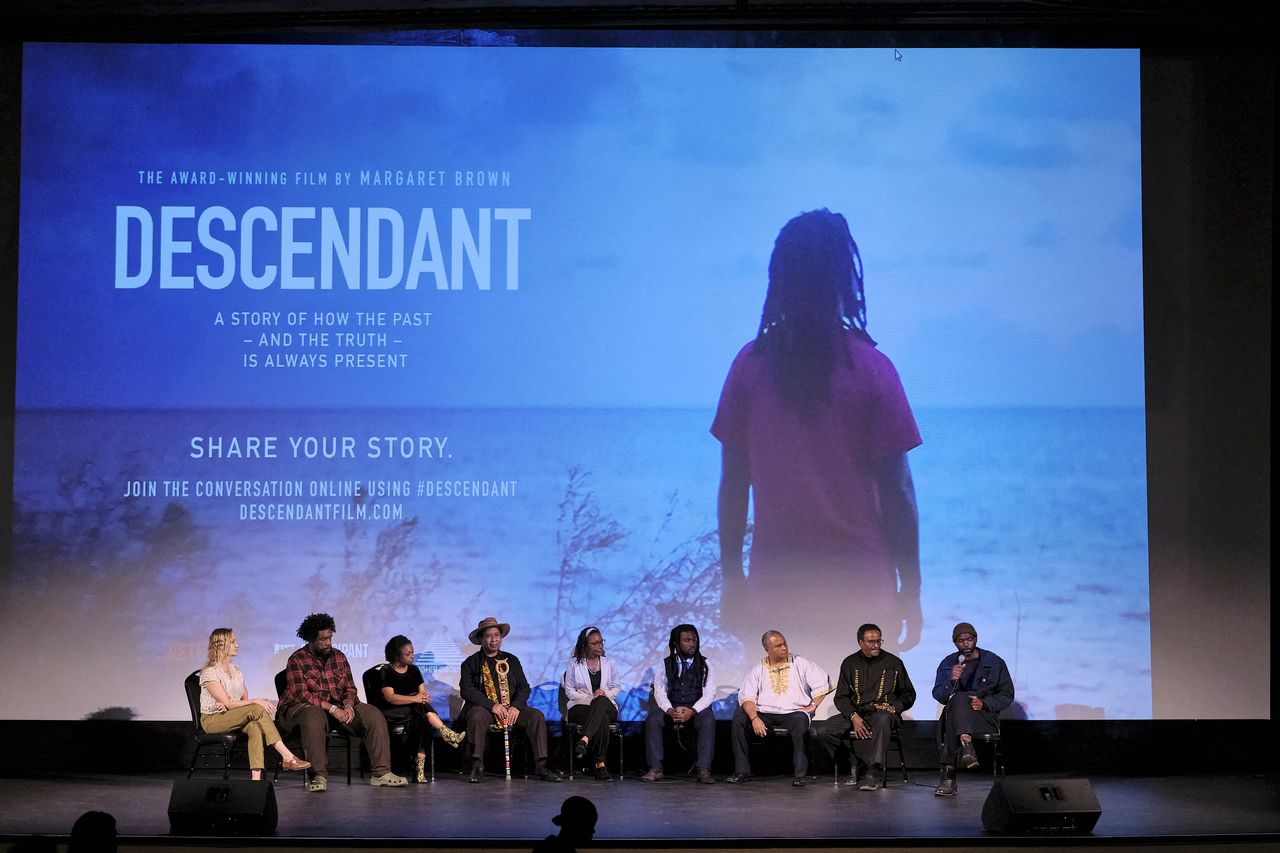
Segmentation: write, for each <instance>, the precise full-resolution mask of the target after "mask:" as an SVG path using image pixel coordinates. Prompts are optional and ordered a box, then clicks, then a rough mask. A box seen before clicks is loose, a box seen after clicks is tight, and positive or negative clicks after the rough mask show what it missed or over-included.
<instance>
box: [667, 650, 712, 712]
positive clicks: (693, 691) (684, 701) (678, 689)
mask: <svg viewBox="0 0 1280 853" xmlns="http://www.w3.org/2000/svg"><path fill="white" fill-rule="evenodd" d="M676 660H677V657H676V655H670V656H668V657H667V659H666V660H665V661H664V663H665V664H666V669H667V699H668V700H670V702H671V705H672V707H674V708H692V707H693V703H694V702H697V701H698V700H699V699H701V698H702V682H703V680H704V679H706V677H707V671H706V668H705V667H703V666H702V665H701V662H700V661H699V660H698V658H696V657H695V658H694V659H693V661H692V663H691V664H690V666H689V668H688V670H686V671H685V674H684V675H683V676H680V675H677V674H676V673H677V671H678V665H677V663H676Z"/></svg>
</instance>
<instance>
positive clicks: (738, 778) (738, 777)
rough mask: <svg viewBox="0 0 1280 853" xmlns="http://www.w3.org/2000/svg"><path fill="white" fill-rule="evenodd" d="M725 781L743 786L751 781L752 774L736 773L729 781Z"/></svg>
mask: <svg viewBox="0 0 1280 853" xmlns="http://www.w3.org/2000/svg"><path fill="white" fill-rule="evenodd" d="M724 781H726V782H728V783H729V784H730V785H741V784H742V783H743V782H750V781H751V774H750V773H734V774H733V775H732V776H730V777H729V778H728V779H725V780H724Z"/></svg>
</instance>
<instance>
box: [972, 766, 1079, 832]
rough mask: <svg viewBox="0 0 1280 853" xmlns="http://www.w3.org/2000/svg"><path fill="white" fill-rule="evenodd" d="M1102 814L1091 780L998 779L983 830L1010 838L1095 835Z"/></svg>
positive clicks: (987, 804)
mask: <svg viewBox="0 0 1280 853" xmlns="http://www.w3.org/2000/svg"><path fill="white" fill-rule="evenodd" d="M1101 815H1102V808H1101V807H1100V806H1099V805H1098V798H1097V797H1096V796H1094V793H1093V788H1091V787H1090V786H1089V780H1088V779H1056V780H1053V781H1049V782H1043V781H1037V780H1035V779H998V780H997V781H996V783H995V784H994V785H992V786H991V793H990V794H989V795H988V796H987V801H986V802H985V803H983V805H982V828H983V829H985V830H986V831H987V832H998V833H1001V834H1009V835H1030V834H1033V833H1046V832H1048V833H1076V832H1092V831H1093V827H1094V825H1095V824H1096V823H1097V822H1098V818H1099V817H1101Z"/></svg>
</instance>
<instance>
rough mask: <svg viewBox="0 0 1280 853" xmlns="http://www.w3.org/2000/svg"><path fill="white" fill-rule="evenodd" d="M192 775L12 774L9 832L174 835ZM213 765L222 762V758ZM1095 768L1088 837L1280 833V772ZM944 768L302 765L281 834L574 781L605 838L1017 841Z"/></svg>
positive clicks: (332, 842) (523, 796)
mask: <svg viewBox="0 0 1280 853" xmlns="http://www.w3.org/2000/svg"><path fill="white" fill-rule="evenodd" d="M182 778H185V774H153V775H145V776H108V775H82V776H61V777H52V776H31V777H18V778H4V779H0V835H4V836H7V837H9V838H13V837H14V836H22V835H27V834H33V833H39V834H49V835H65V834H66V833H67V832H68V831H69V829H70V827H71V825H72V823H73V822H74V821H75V819H76V817H77V816H79V815H80V814H81V813H83V812H85V811H87V810H90V809H99V810H103V811H107V812H110V813H111V814H113V815H115V817H116V820H117V824H118V827H119V832H120V835H121V841H122V845H123V844H127V843H129V842H132V843H133V844H136V845H143V846H153V845H163V844H164V843H165V842H166V839H164V838H161V837H162V836H167V835H168V832H169V824H168V814H167V809H168V803H169V793H170V788H171V786H172V784H173V782H174V780H176V779H182ZM200 778H204V779H207V780H217V779H218V778H219V777H218V776H217V775H216V774H213V773H207V774H204V775H203V776H201V777H200ZM1009 778H1010V779H1015V778H1019V777H1014V776H1010V777H1009ZM1022 778H1036V779H1059V778H1073V774H1044V775H1040V776H1036V777H1022ZM1088 778H1089V781H1090V782H1091V784H1092V786H1093V789H1094V793H1095V794H1096V795H1097V798H1098V802H1099V804H1100V806H1101V809H1102V816H1101V818H1100V819H1099V821H1098V824H1097V826H1096V828H1095V829H1094V832H1093V835H1092V837H1091V838H1090V839H1088V843H1089V844H1090V845H1091V846H1096V845H1098V844H1099V842H1106V841H1107V840H1112V841H1114V842H1117V843H1119V844H1135V843H1136V844H1144V845H1149V844H1152V843H1161V842H1168V843H1171V844H1172V843H1179V844H1188V843H1189V844H1191V845H1197V844H1207V845H1221V844H1228V845H1231V844H1242V845H1249V846H1251V847H1252V846H1254V845H1265V846H1270V845H1272V844H1274V843H1276V842H1278V841H1280V776H1277V775H1262V774H1236V775H1186V776H1176V777H1172V776H1166V777H1120V776H1098V775H1092V776H1090V777H1088ZM934 782H935V777H934V776H933V775H931V774H925V773H923V772H917V774H916V776H915V778H914V779H913V781H912V782H911V783H909V784H907V785H906V786H904V785H902V784H901V783H899V782H897V781H896V777H895V783H894V784H893V785H892V786H891V787H889V788H888V789H887V790H881V791H875V792H862V791H857V790H852V789H849V788H845V787H844V786H841V787H840V788H836V787H834V786H833V784H832V780H831V778H830V777H826V778H818V779H816V780H812V781H811V784H810V785H809V786H808V787H805V788H793V787H792V786H791V780H790V779H789V778H784V777H772V778H764V779H761V778H757V779H754V780H753V781H751V782H750V783H748V784H746V785H727V784H724V783H723V782H720V783H718V784H716V785H714V786H703V785H695V784H694V783H693V782H692V781H691V780H689V779H667V780H664V781H663V782H659V783H657V784H647V783H644V782H640V781H639V780H637V779H635V778H628V779H626V780H625V781H622V782H614V783H611V784H610V783H602V782H596V781H594V780H587V779H577V780H575V781H573V782H571V783H570V782H565V783H562V784H559V785H553V784H548V783H546V782H539V781H534V780H526V779H517V780H514V781H512V782H506V781H505V780H502V779H500V778H495V777H489V778H487V779H486V780H485V782H483V783H482V784H479V785H471V784H469V783H468V782H467V781H466V780H465V778H464V777H462V776H458V775H455V774H447V775H445V776H442V777H441V778H439V779H438V780H437V781H436V782H434V783H430V784H426V785H410V786H409V787H408V788H405V789H385V788H372V787H370V786H369V784H368V782H367V781H365V780H361V779H359V778H358V777H357V778H356V779H355V780H353V784H352V785H351V787H349V788H348V787H347V786H346V785H345V784H344V783H343V777H342V776H331V777H330V785H329V790H328V791H327V792H326V793H323V794H309V793H307V792H306V791H304V790H303V788H302V782H301V777H300V776H299V775H290V776H289V778H287V779H286V778H284V777H282V778H281V780H280V781H279V782H278V783H277V784H276V798H277V802H278V804H279V810H280V822H279V827H278V830H277V834H276V836H275V840H274V841H273V842H267V844H268V845H270V846H275V845H277V844H280V843H281V842H284V843H286V844H289V843H292V844H296V845H298V846H325V847H330V848H334V847H341V846H345V845H347V844H351V845H352V846H360V847H365V848H366V849H367V848H368V847H371V846H383V847H404V846H424V845H430V846H437V845H438V846H446V847H469V846H472V847H473V846H481V847H486V846H487V847H492V846H495V845H496V846H507V845H514V844H519V843H523V842H532V841H533V840H534V839H537V838H541V837H543V836H546V835H548V834H551V833H552V832H554V831H555V827H554V826H553V825H552V823H551V817H552V816H553V815H554V814H556V813H557V812H558V810H559V806H560V803H561V801H562V800H563V799H564V798H565V797H567V796H569V795H571V794H578V795H582V796H585V797H588V798H590V799H591V800H592V801H594V802H595V804H596V806H597V808H598V809H599V812H600V822H599V825H598V827H597V834H596V842H597V845H598V846H603V847H608V846H610V844H611V843H617V844H618V845H620V846H624V847H642V846H646V843H652V846H655V847H656V846H668V847H682V846H685V847H698V846H703V847H707V846H711V847H723V846H734V847H737V846H751V847H789V846H805V847H814V846H823V845H824V844H830V845H832V846H847V845H849V844H850V842H853V843H855V844H859V845H864V844H865V845H871V846H890V847H892V846H911V847H916V848H920V847H929V846H932V845H934V844H937V845H938V846H940V847H942V846H951V845H959V846H960V847H966V848H971V847H981V846H987V845H993V844H1001V845H1002V844H1005V843H1007V842H1008V840H1009V839H1007V838H1003V837H996V836H990V835H988V834H987V833H985V832H984V831H983V829H982V822H981V812H982V805H983V802H984V801H985V800H986V797H987V794H988V793H989V792H990V790H991V778H990V777H989V776H984V775H973V774H965V775H962V776H961V786H960V793H959V796H957V797H955V798H954V799H942V798H938V797H935V796H934V795H933V785H934ZM168 841H169V842H170V843H172V842H174V841H176V839H168ZM227 841H230V840H229V839H226V840H219V841H218V842H215V844H214V845H210V846H216V845H218V844H225V843H227ZM654 842H656V843H654ZM726 842H727V843H726ZM203 843H204V844H208V843H209V841H208V840H205V841H204V842H203ZM232 843H236V842H232ZM246 843H248V844H253V843H254V842H252V841H247V842H246ZM153 849H154V847H153ZM1255 849H1256V848H1255Z"/></svg>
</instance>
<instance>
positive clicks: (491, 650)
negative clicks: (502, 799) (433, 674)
mask: <svg viewBox="0 0 1280 853" xmlns="http://www.w3.org/2000/svg"><path fill="white" fill-rule="evenodd" d="M510 633H511V626H510V625H509V624H507V623H506V622H499V621H498V620H497V617H494V616H486V617H485V618H484V619H481V620H480V624H479V625H477V626H476V629H475V630H474V631H472V632H471V633H470V634H468V635H467V639H469V640H470V641H471V642H472V643H474V644H475V645H477V646H479V647H480V651H478V652H476V653H475V654H473V655H471V657H469V658H467V659H466V660H464V661H463V662H462V667H461V672H460V675H459V678H458V692H459V693H460V694H461V695H462V700H463V705H462V713H461V714H460V715H459V716H461V717H462V719H463V721H464V722H465V724H466V727H467V739H468V740H469V741H470V742H471V780H470V781H472V782H479V781H481V780H482V779H484V744H485V734H486V733H487V732H488V731H489V730H490V729H491V728H492V727H493V726H495V725H497V726H508V727H511V728H519V729H521V730H523V731H524V733H525V736H526V737H528V738H529V743H530V745H531V746H532V747H533V758H534V771H533V772H534V775H535V776H538V777H540V778H542V779H545V780H546V781H548V782H559V781H560V774H559V773H557V772H556V771H555V770H552V769H550V768H549V767H547V719H546V717H544V716H543V715H542V712H541V711H539V710H538V709H537V708H530V707H529V696H530V695H531V694H532V692H533V691H532V689H531V688H530V687H529V679H527V678H525V675H524V668H523V667H522V666H520V660H519V658H517V657H516V656H515V655H513V654H511V653H510V652H504V651H502V640H503V638H504V637H506V636H507V634H510ZM504 700H505V701H504Z"/></svg>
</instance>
